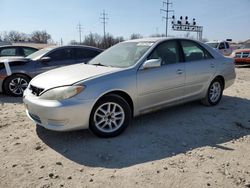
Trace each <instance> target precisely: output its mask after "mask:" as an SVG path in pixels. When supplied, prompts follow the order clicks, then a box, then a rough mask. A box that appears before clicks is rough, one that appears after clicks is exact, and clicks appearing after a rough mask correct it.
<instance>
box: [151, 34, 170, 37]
mask: <svg viewBox="0 0 250 188" xmlns="http://www.w3.org/2000/svg"><path fill="white" fill-rule="evenodd" d="M165 36H166V35H165V34H153V35H150V37H165Z"/></svg>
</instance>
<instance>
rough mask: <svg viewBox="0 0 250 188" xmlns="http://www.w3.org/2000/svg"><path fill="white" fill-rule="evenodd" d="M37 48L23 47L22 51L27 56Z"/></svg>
mask: <svg viewBox="0 0 250 188" xmlns="http://www.w3.org/2000/svg"><path fill="white" fill-rule="evenodd" d="M36 51H37V50H35V49H33V48H23V52H24V56H25V57H26V56H28V55H30V54H32V53H34V52H36Z"/></svg>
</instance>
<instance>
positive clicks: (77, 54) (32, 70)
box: [0, 46, 102, 97]
mask: <svg viewBox="0 0 250 188" xmlns="http://www.w3.org/2000/svg"><path fill="white" fill-rule="evenodd" d="M101 52H102V50H101V49H98V48H94V47H90V46H60V47H49V48H44V49H41V50H39V51H37V52H35V53H33V54H31V55H29V56H27V57H26V58H20V57H19V58H18V57H17V58H14V57H12V58H7V59H6V58H1V57H0V92H5V93H6V94H8V95H12V96H17V97H18V96H22V95H23V91H24V90H25V89H26V88H27V86H28V83H29V81H30V80H31V78H33V77H34V76H36V75H38V74H40V73H42V72H45V71H48V70H51V69H54V68H58V67H61V66H65V65H72V64H76V63H87V62H88V61H89V60H90V59H92V58H93V57H95V56H97V55H98V54H100V53H101Z"/></svg>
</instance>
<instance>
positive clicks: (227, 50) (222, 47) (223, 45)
mask: <svg viewBox="0 0 250 188" xmlns="http://www.w3.org/2000/svg"><path fill="white" fill-rule="evenodd" d="M206 44H208V45H209V46H211V47H212V48H215V49H217V50H219V51H220V52H221V53H222V54H223V55H225V56H229V55H230V54H231V53H232V51H233V50H232V48H231V47H230V44H229V43H228V42H226V41H211V42H206Z"/></svg>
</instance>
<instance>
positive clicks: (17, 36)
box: [0, 30, 207, 49]
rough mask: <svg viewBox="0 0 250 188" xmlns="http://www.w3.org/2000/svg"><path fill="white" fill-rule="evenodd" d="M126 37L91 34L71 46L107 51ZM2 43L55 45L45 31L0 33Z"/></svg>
mask: <svg viewBox="0 0 250 188" xmlns="http://www.w3.org/2000/svg"><path fill="white" fill-rule="evenodd" d="M164 36H165V35H164V34H153V35H150V36H149V37H164ZM184 37H185V38H193V39H194V37H193V36H191V35H190V33H186V34H185V35H184ZM139 38H143V36H142V35H141V34H140V33H132V34H131V35H130V37H129V39H139ZM124 40H125V39H124V37H122V36H119V37H114V36H113V35H112V34H110V33H107V34H106V35H105V37H104V36H101V35H99V34H97V33H91V32H90V33H89V34H88V35H85V37H84V40H83V41H82V42H81V43H79V42H77V41H76V40H71V41H70V42H69V44H72V45H76V44H82V45H88V46H94V47H97V48H101V49H107V48H109V47H111V46H113V45H115V44H117V43H119V42H122V41H124ZM0 41H5V42H34V43H44V44H47V43H53V40H52V38H51V35H50V34H49V33H47V32H46V31H45V30H44V31H34V32H32V33H31V34H26V33H22V32H19V31H9V32H6V31H5V32H2V33H0ZM203 41H204V42H205V41H207V39H203Z"/></svg>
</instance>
